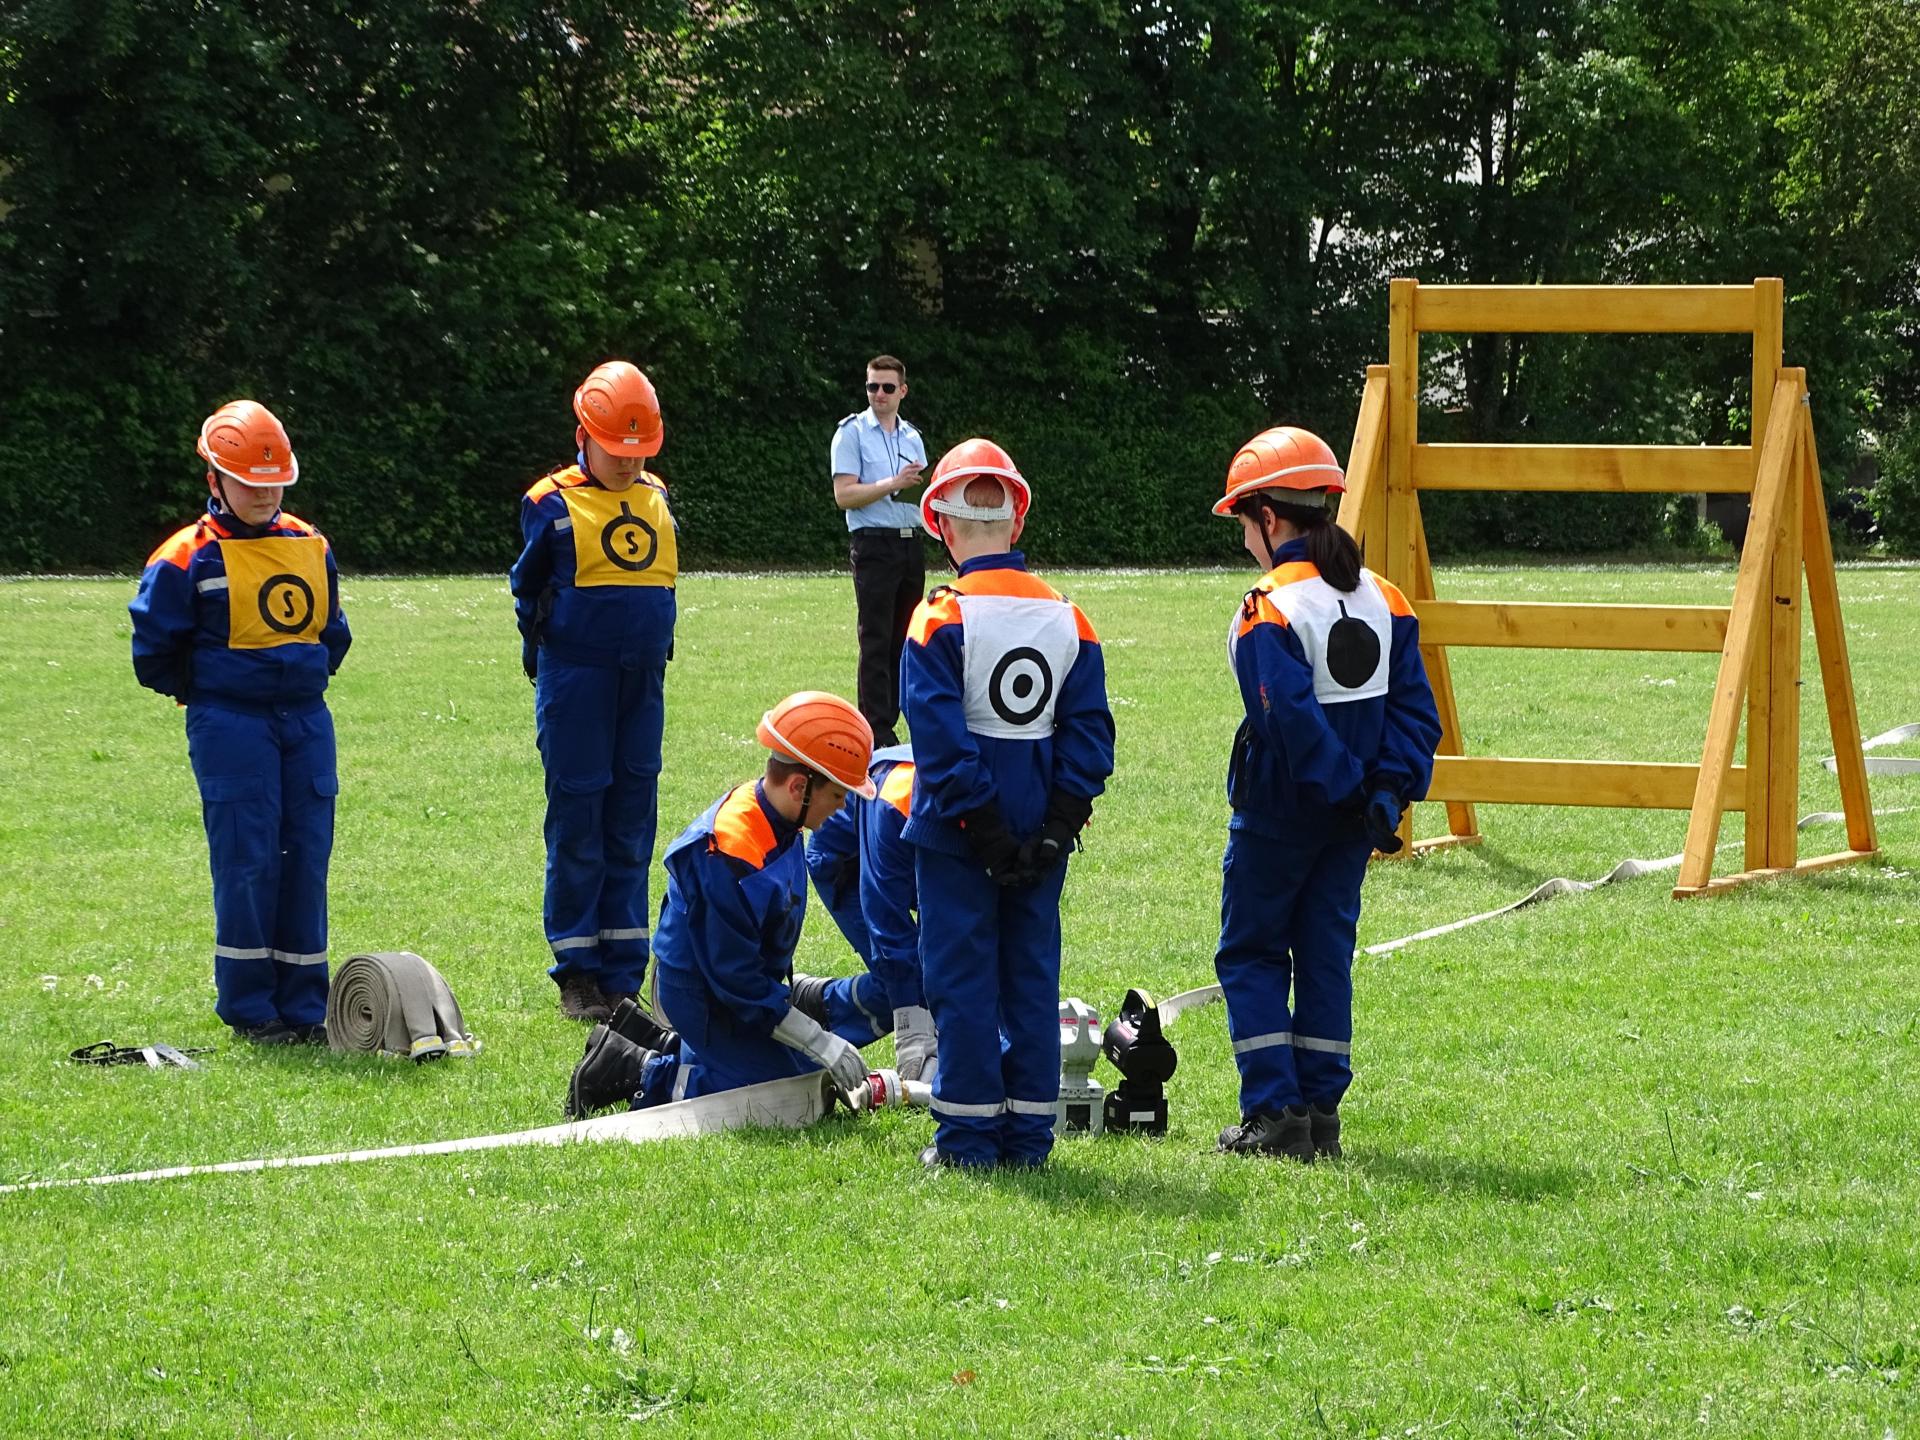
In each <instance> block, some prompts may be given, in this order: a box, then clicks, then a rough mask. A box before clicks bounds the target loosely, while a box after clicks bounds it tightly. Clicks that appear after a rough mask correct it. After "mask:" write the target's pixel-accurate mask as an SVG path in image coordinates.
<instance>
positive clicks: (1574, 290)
mask: <svg viewBox="0 0 1920 1440" xmlns="http://www.w3.org/2000/svg"><path fill="white" fill-rule="evenodd" d="M1396 283H1397V282H1396ZM1753 310H1754V287H1753V286H1751V285H1422V286H1421V287H1420V293H1419V300H1418V302H1417V303H1416V305H1415V306H1414V312H1413V323H1414V328H1415V329H1417V330H1423V331H1427V330H1444V331H1452V332H1455V333H1465V334H1485V333H1488V332H1492V331H1512V332H1527V333H1535V334H1544V333H1547V332H1550V331H1553V332H1561V333H1565V332H1576V331H1585V332H1587V333H1590V334H1602V333H1611V334H1619V333H1623V332H1634V333H1639V334H1649V335H1652V334H1724V335H1744V334H1747V333H1749V332H1750V331H1751V330H1752V329H1753Z"/></svg>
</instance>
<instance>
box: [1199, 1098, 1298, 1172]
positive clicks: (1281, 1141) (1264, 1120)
mask: <svg viewBox="0 0 1920 1440" xmlns="http://www.w3.org/2000/svg"><path fill="white" fill-rule="evenodd" d="M1220 1148H1221V1149H1222V1150H1224V1151H1227V1152H1229V1153H1230V1154H1235V1155H1285V1156H1286V1157H1288V1158H1289V1159H1292V1160H1298V1161H1300V1162H1302V1163H1303V1164H1308V1165H1310V1164H1312V1163H1313V1126H1312V1122H1311V1121H1310V1120H1309V1119H1308V1118H1307V1107H1306V1106H1304V1105H1289V1106H1287V1108H1286V1109H1284V1110H1282V1111H1281V1112H1280V1113H1279V1114H1278V1115H1264V1114H1263V1115H1249V1116H1247V1117H1246V1118H1245V1119H1244V1120H1242V1121H1241V1122H1240V1123H1239V1124H1238V1125H1229V1126H1228V1127H1227V1128H1226V1129H1224V1130H1222V1131H1221V1132H1220Z"/></svg>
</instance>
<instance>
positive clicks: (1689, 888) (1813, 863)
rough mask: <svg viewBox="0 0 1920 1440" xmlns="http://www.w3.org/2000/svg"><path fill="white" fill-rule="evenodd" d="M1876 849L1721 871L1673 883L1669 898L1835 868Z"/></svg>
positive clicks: (1864, 857)
mask: <svg viewBox="0 0 1920 1440" xmlns="http://www.w3.org/2000/svg"><path fill="white" fill-rule="evenodd" d="M1878 853H1879V852H1878V851H1877V850H1837V851H1835V852H1834V853H1833V854H1831V855H1815V856H1812V857H1810V858H1809V859H1806V860H1801V861H1797V862H1796V863H1794V864H1792V865H1781V866H1769V867H1768V868H1766V869H1763V870H1743V871H1741V872H1740V873H1739V874H1738V875H1722V876H1721V877H1720V878H1719V879H1718V880H1709V881H1707V882H1706V884H1704V885H1676V886H1674V887H1673V898H1674V899H1676V900H1700V899H1710V898H1712V897H1713V896H1716V895H1725V894H1726V893H1727V892H1728V891H1730V890H1738V889H1739V888H1740V887H1741V886H1742V885H1751V884H1753V883H1754V882H1755V881H1756V880H1784V879H1785V878H1786V877H1787V876H1789V875H1807V874H1811V873H1812V872H1813V871H1815V870H1837V869H1839V868H1840V866H1842V865H1858V864H1859V863H1860V862H1861V861H1862V860H1871V859H1873V857H1874V856H1875V855H1877V854H1878Z"/></svg>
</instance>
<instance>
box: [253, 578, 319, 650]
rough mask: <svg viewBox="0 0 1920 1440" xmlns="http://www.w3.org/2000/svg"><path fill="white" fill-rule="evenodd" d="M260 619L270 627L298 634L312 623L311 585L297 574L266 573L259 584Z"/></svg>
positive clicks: (282, 632) (281, 632)
mask: <svg viewBox="0 0 1920 1440" xmlns="http://www.w3.org/2000/svg"><path fill="white" fill-rule="evenodd" d="M260 618H261V619H262V620H264V621H266V622H267V628H268V629H269V630H275V631H278V632H279V633H280V634H282V635H298V634H299V633H300V632H301V631H302V630H304V629H306V628H307V626H309V625H310V624H312V623H313V587H312V586H311V585H309V584H307V582H306V581H304V580H302V579H301V578H300V577H299V576H298V575H288V574H286V573H284V572H282V573H281V574H279V575H269V576H268V577H267V583H266V584H264V585H262V586H261V587H260Z"/></svg>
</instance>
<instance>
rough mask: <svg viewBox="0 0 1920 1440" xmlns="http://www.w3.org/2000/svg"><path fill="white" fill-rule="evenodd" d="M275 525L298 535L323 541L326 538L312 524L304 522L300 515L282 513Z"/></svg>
mask: <svg viewBox="0 0 1920 1440" xmlns="http://www.w3.org/2000/svg"><path fill="white" fill-rule="evenodd" d="M275 523H276V524H279V525H282V526H284V527H285V528H287V529H288V530H291V531H293V533H294V534H296V535H312V536H316V537H318V538H320V539H322V540H324V539H325V538H326V537H325V536H324V535H321V534H320V532H319V531H318V530H316V529H314V528H313V526H312V525H311V524H310V523H308V522H307V521H305V520H302V519H301V518H300V517H299V516H298V515H289V514H288V513H287V512H286V511H284V510H282V511H281V512H280V518H279V520H278V521H276V522H275Z"/></svg>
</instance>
